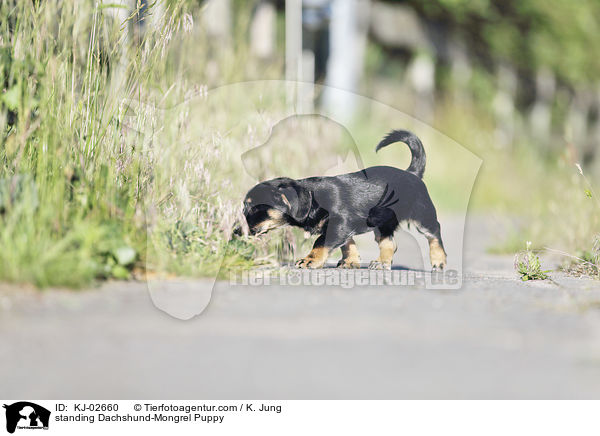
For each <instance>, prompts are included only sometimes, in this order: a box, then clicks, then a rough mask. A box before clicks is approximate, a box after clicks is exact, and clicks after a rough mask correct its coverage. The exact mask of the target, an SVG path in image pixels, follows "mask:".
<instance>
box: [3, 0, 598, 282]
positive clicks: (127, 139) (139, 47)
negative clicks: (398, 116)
mask: <svg viewBox="0 0 600 436" xmlns="http://www.w3.org/2000/svg"><path fill="white" fill-rule="evenodd" d="M599 20H600V4H599V3H598V2H595V1H592V0H581V1H578V2H576V3H569V2H564V1H560V0H550V1H548V0H546V1H541V0H524V1H512V0H511V1H493V0H475V1H463V0H432V1H427V2H421V1H411V0H408V1H369V0H304V1H302V0H286V1H267V0H253V1H239V0H210V1H191V0H182V1H175V0H165V1H162V2H161V1H159V2H148V1H141V0H137V1H136V0H130V1H127V0H121V1H111V2H100V1H91V0H90V1H83V2H76V1H74V0H73V1H62V2H59V1H52V0H50V1H44V2H38V1H34V2H30V1H26V0H8V1H5V2H3V3H2V5H0V23H1V25H0V59H1V62H0V83H1V84H2V92H1V96H0V129H1V131H2V135H1V137H0V162H1V165H2V166H1V167H0V170H1V172H2V173H1V174H2V177H1V180H0V188H1V189H0V191H1V195H0V208H1V210H2V213H1V214H0V220H1V221H2V226H1V228H0V237H1V239H2V243H3V245H4V246H5V247H6V249H5V250H4V251H3V254H0V279H2V280H8V281H16V282H33V283H35V284H37V285H39V286H47V285H68V286H81V285H82V284H86V283H89V282H90V281H91V280H94V279H96V278H106V277H116V278H129V277H136V276H137V275H139V274H142V275H143V274H144V273H145V270H146V268H147V267H148V269H150V270H153V269H158V270H159V269H166V270H168V271H171V272H175V273H178V274H203V271H198V270H197V269H196V270H194V267H193V265H197V264H199V260H207V259H209V260H210V259H213V258H222V257H223V256H224V257H225V258H226V259H227V262H228V263H227V262H226V263H227V265H230V266H232V267H233V266H247V265H250V264H251V263H252V262H254V260H252V259H256V254H257V253H256V252H255V245H256V244H248V243H245V242H243V241H238V242H236V244H238V245H237V246H236V247H234V250H233V251H232V250H231V247H230V245H228V243H227V242H228V239H229V236H230V234H231V228H232V227H233V226H234V225H235V221H236V220H237V219H239V218H240V216H239V207H238V206H239V205H238V203H239V199H240V198H241V197H242V196H243V193H244V190H245V189H247V187H248V185H247V181H246V180H242V178H240V177H238V176H237V175H236V174H237V173H236V169H235V168H234V167H232V168H230V169H229V170H224V169H223V162H224V160H223V156H225V155H228V154H231V152H232V150H233V152H236V153H238V154H239V152H244V151H248V150H250V149H252V148H254V147H257V146H260V145H262V144H264V143H265V142H266V141H267V140H268V138H267V136H266V135H267V134H268V132H270V129H271V128H272V126H273V124H274V123H275V121H276V120H275V121H273V120H274V119H275V118H277V117H273V116H272V115H269V116H265V115H264V113H265V112H264V110H265V107H266V108H268V109H269V110H270V111H275V112H278V113H279V115H281V116H279V119H282V118H284V115H285V114H287V113H288V112H289V105H290V104H292V105H296V107H295V110H296V111H297V112H300V113H311V112H312V111H320V112H323V113H328V112H330V111H332V110H336V111H338V112H339V113H340V114H341V115H340V116H341V117H342V118H344V122H347V123H349V124H352V125H354V126H358V127H357V129H358V131H360V132H361V134H360V135H358V136H357V137H353V138H352V141H354V142H356V144H353V145H352V146H356V147H358V150H359V152H360V153H361V156H363V157H364V159H363V161H364V162H363V163H365V164H371V163H376V162H381V161H377V160H376V159H375V158H371V157H370V155H369V154H368V153H372V149H373V147H374V145H375V144H376V143H377V141H378V140H379V139H380V138H381V136H382V135H383V134H384V133H386V132H387V131H388V130H389V129H391V128H403V127H405V128H406V127H411V126H412V124H411V125H395V124H393V122H394V120H392V119H391V118H389V117H386V116H380V114H379V113H376V112H374V111H372V110H371V108H370V107H368V106H362V107H361V105H359V104H357V103H356V101H357V100H356V99H353V98H349V97H348V94H344V93H339V92H333V90H335V89H342V90H345V91H350V92H351V93H356V94H357V95H362V96H365V97H368V98H370V99H372V100H374V101H376V102H380V103H383V104H385V105H389V106H390V107H392V108H394V109H396V110H397V111H400V112H402V113H404V114H406V115H407V116H408V118H407V119H406V120H407V123H409V124H410V123H414V125H415V126H416V127H415V128H416V129H417V130H418V129H419V126H421V125H427V126H430V127H431V128H433V129H434V130H435V131H437V132H441V133H442V134H443V135H446V136H447V137H449V138H451V139H452V140H454V141H455V142H456V143H458V144H460V145H461V146H463V147H464V148H466V149H467V150H469V151H471V152H472V153H474V154H475V155H477V156H479V157H480V158H481V159H482V160H483V166H482V167H481V171H480V173H479V177H478V179H477V183H476V184H475V188H474V191H473V194H472V196H471V201H470V203H469V205H470V210H471V212H472V213H475V214H484V215H486V216H488V217H493V219H494V220H497V221H498V222H503V223H504V224H506V223H509V225H508V229H509V230H508V231H505V232H503V233H502V234H501V235H498V237H497V238H496V239H497V240H496V242H494V243H492V244H491V245H490V247H489V250H491V251H493V252H498V253H514V252H515V251H518V250H520V249H522V248H524V246H525V241H527V240H531V241H533V245H534V246H535V247H542V246H545V245H551V246H553V247H556V248H559V249H561V250H564V251H567V252H569V253H573V254H578V255H579V256H580V257H582V258H585V259H588V260H590V261H592V262H593V263H596V264H597V262H598V253H597V251H598V249H597V246H598V245H599V244H598V243H596V242H595V241H596V240H597V238H596V234H597V232H598V219H599V218H598V217H599V215H600V213H599V211H600V209H599V208H600V204H599V203H598V199H597V198H596V195H595V193H594V186H595V185H596V183H597V180H598V177H599V175H600V158H598V153H597V150H598V141H599V139H600V86H599V82H598V77H600V74H599V73H600V60H598V57H597V56H594V55H593V47H596V46H598V45H599V44H600V34H599V33H598V32H597V23H598V22H599ZM269 79H272V80H283V79H285V80H291V81H299V82H302V84H301V85H297V86H296V87H294V88H292V89H287V90H285V95H283V96H281V95H276V96H274V97H273V98H272V101H267V100H264V99H263V100H261V103H260V105H257V108H258V109H257V110H256V114H255V115H256V116H255V117H254V118H252V117H250V118H246V121H245V122H244V123H242V124H236V125H235V126H234V127H235V128H234V127H232V125H231V124H232V123H231V120H233V119H235V114H236V113H238V112H241V109H240V108H241V107H245V106H247V104H246V103H247V102H246V101H245V100H246V99H245V97H244V94H243V91H241V93H239V94H232V95H227V92H222V93H221V95H227V97H228V98H222V99H217V101H218V102H219V104H218V105H217V106H215V105H214V103H211V104H206V105H202V103H201V102H202V101H206V99H207V96H208V95H209V94H210V92H212V91H211V90H215V89H219V87H223V86H224V85H228V84H232V83H239V82H245V81H255V80H261V81H263V80H269ZM261 95H262V94H261ZM257 96H258V94H257ZM260 98H262V97H260ZM247 100H249V101H250V100H251V101H252V102H254V101H255V100H252V99H247ZM258 100H259V99H258V97H257V99H256V101H258ZM198 102H200V104H198ZM261 105H262V106H261ZM286 105H287V107H286ZM198 106H200V107H201V108H200V109H198ZM259 106H260V107H259ZM198 110H199V111H200V112H197V111H198ZM261 111H263V112H261ZM261 114H262V115H261ZM266 118H268V120H265V119H266ZM211 120H212V121H211ZM215 120H217V121H220V122H221V126H229V127H228V130H227V129H223V128H219V129H212V130H211V129H210V128H207V127H208V126H210V125H211V123H213V122H215ZM228 120H229V121H228ZM248 120H250V121H248ZM411 120H412V121H411ZM271 121H273V122H271ZM228 122H229V123H230V124H227V123H228ZM420 123H421V124H420ZM236 129H237V130H236ZM325 130H327V129H325ZM312 131H319V130H318V129H316V130H315V129H313V130H312ZM281 132H282V131H281V130H280V131H279V134H281ZM343 136H344V135H340V137H343ZM283 137H285V132H284V133H283ZM182 138H185V141H184V140H183V139H182ZM352 141H351V142H352ZM182 144H183V146H182ZM190 144H192V145H193V146H191V145H190ZM188 145H189V146H188ZM321 145H322V144H320V143H318V142H317V143H316V145H315V147H316V148H317V149H320V146H321ZM425 145H426V148H427V149H428V152H430V153H429V155H428V158H429V159H430V160H429V161H428V163H430V166H429V171H428V172H426V178H425V181H426V183H427V185H428V187H429V189H430V191H431V192H432V196H433V198H434V201H436V204H439V206H438V207H439V208H441V210H442V211H448V212H452V211H455V210H457V209H460V208H462V207H463V203H462V202H456V201H455V200H454V199H455V198H456V192H458V190H459V189H462V187H463V185H464V183H462V181H461V182H460V183H454V180H455V179H456V180H460V174H461V173H463V172H464V169H463V168H461V163H460V162H457V161H456V160H455V159H454V157H455V153H454V152H453V150H452V149H448V148H445V147H442V146H440V144H437V145H436V144H435V143H431V144H428V143H426V144H425ZM436 147H437V148H436ZM432 150H435V151H434V152H431V151H432ZM311 152H312V151H311ZM390 159H394V163H393V164H394V165H397V166H399V167H402V166H403V165H404V166H407V165H408V161H409V156H408V152H407V151H406V150H403V149H401V147H398V148H397V149H394V151H390V154H389V155H387V157H386V158H385V162H386V163H390ZM182 162H186V164H185V165H184V168H182V164H181V163H182ZM577 165H580V166H579V167H578V166H577ZM216 168H218V170H217V169H216ZM279 169H280V171H281V173H285V172H290V171H292V170H293V162H290V161H289V160H288V161H287V162H286V160H285V159H283V160H282V163H281V166H280V168H279ZM292 172H293V171H292ZM453 175H454V176H453ZM504 227H505V226H504ZM504 227H503V228H504ZM148 239H150V240H151V241H150V242H152V244H148ZM148 246H152V247H159V248H158V249H159V250H162V252H163V253H166V254H165V255H161V256H158V257H160V258H162V259H163V260H165V261H164V262H163V263H164V264H161V265H153V264H152V262H148V258H149V256H148V254H147V250H148ZM594 247H596V248H594ZM182 256H183V257H184V258H186V259H189V262H182ZM207 273H208V274H212V273H214V269H211V270H210V271H208V272H207V271H204V274H207Z"/></svg>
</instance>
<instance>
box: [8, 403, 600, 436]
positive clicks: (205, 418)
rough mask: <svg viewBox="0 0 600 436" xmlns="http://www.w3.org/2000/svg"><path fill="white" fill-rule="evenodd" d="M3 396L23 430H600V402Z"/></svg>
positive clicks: (11, 429) (11, 420) (12, 429)
mask: <svg viewBox="0 0 600 436" xmlns="http://www.w3.org/2000/svg"><path fill="white" fill-rule="evenodd" d="M1 401H2V404H3V405H4V409H3V413H1V414H0V416H1V417H0V425H1V426H2V427H3V428H2V429H1V430H0V434H3V432H4V431H5V430H6V431H8V433H14V434H16V435H20V436H26V435H27V434H39V433H32V432H31V431H32V430H46V431H47V432H46V431H44V432H43V433H42V434H44V435H48V436H49V435H52V434H57V435H67V436H68V435H78V436H79V435H82V434H85V435H102V436H104V435H106V434H112V435H118V434H147V435H154V434H157V435H158V434H160V435H164V434H177V435H199V434H209V435H233V434H244V435H253V434H257V435H258V434H260V435H261V436H263V435H277V436H281V435H307V434H317V435H320V434H327V435H332V434H344V435H354V434H361V435H364V434H375V435H402V434H406V435H411V436H414V435H440V434H443V435H448V434H450V435H452V434H457V435H458V434H460V435H461V436H464V435H477V436H480V435H482V434H485V435H499V436H500V435H501V436H506V435H507V434H510V435H521V434H523V435H528V436H529V435H532V434H544V435H545V436H548V435H561V436H563V435H565V434H576V435H595V436H598V435H600V421H598V419H597V416H598V410H600V401H285V400H284V401H258V400H257V401H246V400H237V401H236V400H223V401H205V400H198V401H195V400H194V401H160V400H153V401H145V400H137V401H93V400H90V401H47V400H1Z"/></svg>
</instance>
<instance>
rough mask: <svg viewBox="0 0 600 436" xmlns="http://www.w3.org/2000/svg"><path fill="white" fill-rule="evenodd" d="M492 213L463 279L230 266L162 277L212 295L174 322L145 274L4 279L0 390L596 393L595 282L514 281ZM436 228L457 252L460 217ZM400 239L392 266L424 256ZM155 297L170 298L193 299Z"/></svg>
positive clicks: (174, 394) (99, 395) (482, 222)
mask: <svg viewBox="0 0 600 436" xmlns="http://www.w3.org/2000/svg"><path fill="white" fill-rule="evenodd" d="M501 228H502V226H501V225H500V224H499V223H496V222H495V221H494V220H493V219H490V218H486V219H482V218H473V219H471V220H470V221H469V222H468V224H467V230H466V235H465V250H464V255H463V260H464V264H463V266H464V270H463V277H464V284H463V287H462V289H460V290H430V289H425V288H424V286H422V285H421V284H419V283H417V284H415V285H414V286H377V285H371V286H369V285H367V286H351V287H346V288H342V287H340V286H329V287H328V286H303V285H297V286H291V285H288V286H280V285H273V284H272V285H269V286H244V285H239V284H237V285H233V284H231V283H230V282H227V281H225V282H218V283H217V284H216V286H215V287H214V289H213V292H212V298H211V299H210V302H209V303H208V298H209V297H210V290H211V287H212V282H211V281H186V282H172V283H171V284H170V285H168V286H167V288H169V287H171V288H172V289H174V290H176V291H174V292H173V295H174V297H173V300H174V301H178V300H177V295H180V294H183V295H187V296H188V297H189V295H194V296H196V297H197V299H198V300H197V301H199V300H204V301H205V302H206V303H208V306H207V307H206V310H204V312H203V313H202V314H201V315H199V316H196V317H193V318H192V319H190V320H187V321H183V320H180V319H177V318H173V317H172V316H169V315H168V314H166V313H165V312H163V311H161V310H159V309H157V308H156V306H155V305H154V304H153V300H152V299H151V298H150V293H149V291H148V286H147V284H146V283H141V282H137V283H136V282H128V283H123V282H114V283H107V284H104V285H102V286H101V287H99V288H96V289H90V290H85V291H77V292H73V291H65V290H47V291H43V292H39V291H36V290H33V289H23V288H16V287H14V286H9V285H0V356H2V357H1V358H0V392H1V395H0V396H1V397H4V398H27V399H45V398H73V399H131V398H163V399H176V398H177V399H192V398H195V399H199V398H202V399H226V398H238V399H239V398H257V399H258V398H263V399H317V398H318V399H321V398H323V399H325V398H329V399H370V398H377V399H387V398H398V399H410V398H600V283H599V282H597V281H592V280H583V279H576V278H570V277H567V276H565V275H563V274H559V273H556V274H553V275H552V278H553V280H554V282H535V283H522V282H520V281H519V280H517V278H516V276H515V273H514V271H513V268H512V257H503V256H491V255H488V254H486V253H485V246H486V245H487V244H489V243H490V240H491V239H493V238H494V237H497V236H498V234H501V233H502V231H501ZM443 230H444V229H443ZM443 234H444V235H445V238H446V239H447V241H448V242H447V244H446V245H447V249H448V252H449V254H451V258H453V259H454V260H453V262H457V263H456V265H458V266H460V265H459V264H460V262H459V261H458V260H457V256H452V253H455V252H456V251H455V250H457V249H459V245H457V244H459V243H460V241H461V240H462V231H461V228H460V226H459V224H457V223H454V224H453V223H452V220H450V224H449V225H447V227H446V228H445V232H444V233H443ZM494 235H496V236H494ZM367 239H368V238H367ZM399 239H400V241H399V242H400V250H399V252H398V253H397V255H396V258H395V262H396V264H397V265H400V266H399V267H398V268H401V269H400V270H399V271H402V269H404V268H408V271H409V272H410V271H419V270H420V269H421V268H422V267H423V265H422V261H421V260H420V257H419V256H418V255H417V254H416V253H417V251H415V250H416V247H417V245H416V244H415V242H414V240H413V239H412V237H410V236H408V237H400V238H399ZM365 253H366V255H365V256H363V261H364V262H365V264H366V263H367V262H368V260H370V259H369V258H368V257H367V256H368V255H372V254H373V252H372V249H371V252H369V250H367V251H366V252H365ZM456 265H455V266H456ZM179 291H181V292H179ZM155 297H156V296H155ZM161 298H162V300H161V299H159V300H156V298H155V301H157V302H158V303H159V305H161V306H163V309H166V310H169V311H171V312H172V313H173V312H177V311H183V312H185V309H186V307H188V308H189V307H190V305H189V304H187V303H186V300H185V298H184V299H183V300H181V301H180V302H179V303H175V305H174V306H173V307H164V306H165V305H167V306H168V304H167V303H168V301H170V300H169V298H168V294H163V295H162V297H161ZM186 298H187V297H186ZM190 310H192V311H194V310H195V309H190Z"/></svg>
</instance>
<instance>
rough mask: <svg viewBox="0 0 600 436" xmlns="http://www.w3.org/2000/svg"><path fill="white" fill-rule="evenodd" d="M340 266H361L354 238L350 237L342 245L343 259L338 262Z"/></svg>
mask: <svg viewBox="0 0 600 436" xmlns="http://www.w3.org/2000/svg"><path fill="white" fill-rule="evenodd" d="M337 267H338V268H348V269H350V268H360V255H359V254H358V248H356V243H355V242H354V239H352V238H350V239H348V241H346V243H345V244H344V245H342V259H341V260H340V261H339V262H338V264H337Z"/></svg>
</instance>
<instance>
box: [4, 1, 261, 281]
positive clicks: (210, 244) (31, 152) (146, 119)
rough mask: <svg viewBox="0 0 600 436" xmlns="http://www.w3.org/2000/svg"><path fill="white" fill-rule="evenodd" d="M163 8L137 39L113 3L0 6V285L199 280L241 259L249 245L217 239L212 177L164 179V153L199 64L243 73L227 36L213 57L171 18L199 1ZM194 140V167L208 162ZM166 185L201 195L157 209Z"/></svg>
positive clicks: (169, 194) (170, 194)
mask: <svg viewBox="0 0 600 436" xmlns="http://www.w3.org/2000/svg"><path fill="white" fill-rule="evenodd" d="M166 5H167V6H166V9H165V11H164V19H161V20H159V21H157V22H156V24H154V25H148V26H146V29H147V30H146V32H145V33H144V34H143V35H142V37H141V40H138V41H137V42H136V41H135V38H132V39H131V40H129V41H128V40H126V39H125V38H124V33H123V32H122V31H121V30H120V26H121V23H119V22H118V21H117V20H116V19H115V18H114V16H113V15H112V14H111V12H113V10H112V9H114V6H111V5H108V6H102V5H101V4H99V3H96V2H79V1H75V0H71V1H57V0H54V1H52V0H50V1H44V2H38V3H36V6H34V7H32V3H31V2H28V1H26V0H18V1H17V0H13V1H8V2H2V3H1V5H0V60H1V63H0V84H1V86H2V92H1V94H0V131H1V132H2V134H1V135H0V188H2V191H3V193H4V195H0V203H1V204H0V241H1V245H2V250H0V280H4V281H11V282H32V283H35V284H36V285H38V286H40V287H44V286H69V287H80V286H84V285H87V284H89V283H91V282H92V281H94V280H95V279H102V278H111V277H114V278H128V277H130V274H131V271H132V270H133V269H137V268H139V269H145V268H146V266H148V265H149V266H150V267H156V268H157V269H161V268H162V269H166V270H169V271H171V272H175V273H178V274H191V275H197V274H202V273H203V274H213V273H214V272H215V271H218V269H219V267H220V263H219V265H216V266H215V264H216V261H215V259H220V258H224V263H223V265H224V267H225V269H227V268H233V267H240V266H242V267H247V266H248V265H251V264H253V262H254V261H253V260H252V259H253V257H254V256H255V253H254V252H253V250H252V249H250V244H249V243H247V242H243V241H240V242H238V243H237V245H236V246H235V247H230V246H229V245H228V244H227V239H228V234H230V231H231V227H232V226H233V224H234V217H233V215H234V208H233V207H232V204H233V201H234V200H233V199H227V198H225V197H223V198H221V199H219V198H217V196H215V195H207V193H214V192H216V191H217V190H218V188H217V185H216V183H217V182H218V181H216V180H215V182H214V183H213V181H211V180H210V178H209V177H208V176H209V175H210V174H208V175H207V177H206V178H202V177H192V176H190V175H189V174H188V175H187V176H188V181H193V183H195V186H189V185H188V186H187V187H186V186H185V185H184V184H182V183H180V182H181V181H182V179H181V178H179V179H173V178H171V179H169V178H168V175H169V171H168V170H169V166H170V165H171V164H172V162H170V161H169V159H168V158H165V157H164V152H166V149H167V148H168V147H166V145H167V144H180V138H181V135H182V132H184V131H185V126H186V125H189V124H190V123H191V122H192V120H190V119H189V114H188V113H187V111H188V110H189V108H188V107H187V106H186V105H178V103H179V102H181V101H185V100H186V98H189V96H190V95H192V94H193V93H194V92H197V89H198V88H199V87H201V86H207V83H208V84H209V85H217V84H218V83H210V80H211V79H210V77H208V75H207V73H206V72H205V70H206V68H205V67H206V63H207V62H209V59H210V60H212V62H214V63H215V65H213V70H214V69H215V68H216V73H217V76H218V77H219V80H223V81H235V80H241V79H243V78H247V76H246V75H245V67H246V66H247V65H248V64H251V62H248V63H247V64H244V62H246V57H247V54H246V52H247V50H246V49H245V48H244V47H245V46H243V45H242V46H240V47H236V46H235V44H232V45H231V47H230V48H229V49H224V50H220V51H219V52H218V55H217V57H216V60H215V59H214V58H215V56H214V55H213V53H214V52H215V50H214V47H212V46H211V42H210V41H208V40H206V38H204V39H203V38H202V32H201V31H197V32H196V34H195V35H192V34H191V33H188V32H186V30H185V29H184V26H183V20H184V18H185V19H187V20H188V23H189V17H190V16H191V15H189V14H197V13H198V12H199V6H197V5H196V4H195V3H192V2H190V3H189V4H188V3H186V2H167V3H166ZM186 14H188V15H186ZM246 15H247V14H246ZM197 22H198V21H197ZM242 24H243V23H242ZM124 25H127V23H125V24H124ZM197 26H198V24H197V25H196V27H197ZM187 27H188V29H187V31H190V29H189V26H187ZM196 30H198V29H196ZM241 31H242V30H241ZM192 32H193V30H192ZM190 54H191V56H190ZM192 60H193V62H192ZM240 65H245V67H244V68H240ZM250 66H251V67H253V68H254V69H255V71H256V74H259V75H263V76H264V75H267V76H268V72H266V71H264V70H261V68H259V67H257V65H250ZM248 68H249V67H248ZM192 78H193V79H194V80H193V81H192ZM198 81H200V82H198ZM202 81H204V83H202ZM140 102H143V104H140ZM169 106H173V109H171V110H168V111H160V110H159V108H161V107H169ZM221 113H224V112H223V111H221ZM212 145H213V146H215V143H213V144H212ZM161 146H164V147H163V148H162V149H160V150H159V147H161ZM216 147H217V148H218V147H219V144H216ZM206 148H207V147H206V144H204V146H203V145H202V144H201V145H200V146H199V147H198V150H200V152H199V153H200V154H199V155H196V156H193V157H194V158H195V159H196V161H195V165H196V166H198V165H200V166H202V165H206V166H210V162H211V159H213V160H214V159H216V158H217V157H216V156H209V155H207V154H206V153H205V154H203V153H202V151H203V150H206ZM179 157H181V156H179ZM188 157H189V156H188ZM179 163H181V161H179ZM180 168H181V165H178V167H177V168H174V170H173V171H171V174H170V175H171V176H172V175H173V174H175V173H176V172H177V170H179V169H180ZM196 176H197V174H196ZM23 180H25V181H26V182H25V183H23ZM188 188H189V189H188ZM184 191H186V192H184ZM178 194H181V195H183V194H185V195H188V196H189V195H197V196H201V197H202V200H203V201H202V202H201V205H202V206H201V208H200V209H198V208H197V209H196V210H194V211H192V212H196V214H195V215H193V214H191V213H190V208H187V209H181V210H179V211H178V212H177V213H174V214H173V213H171V214H170V213H169V211H172V210H174V209H175V208H176V203H177V202H178V201H180V200H181V195H178ZM197 199H198V198H196V199H195V200H197ZM224 223H225V224H224ZM149 235H150V237H149ZM149 247H150V248H151V250H148V248H149ZM149 252H150V258H149ZM156 253H159V254H158V255H157V254H156ZM156 259H160V262H153V261H155V260H156ZM207 259H210V262H206V260H207ZM198 262H201V263H202V262H203V266H204V267H203V269H202V270H199V268H198V266H196V267H194V265H196V264H197V263H198ZM207 264H211V265H213V266H212V267H211V268H207V267H206V265H207Z"/></svg>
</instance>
